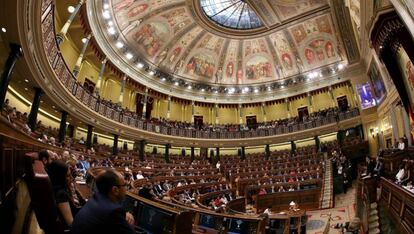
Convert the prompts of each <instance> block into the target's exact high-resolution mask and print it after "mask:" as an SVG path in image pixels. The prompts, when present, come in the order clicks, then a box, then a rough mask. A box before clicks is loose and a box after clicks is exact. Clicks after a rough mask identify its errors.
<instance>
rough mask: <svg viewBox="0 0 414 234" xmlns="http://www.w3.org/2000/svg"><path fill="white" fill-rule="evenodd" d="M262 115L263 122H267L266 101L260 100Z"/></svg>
mask: <svg viewBox="0 0 414 234" xmlns="http://www.w3.org/2000/svg"><path fill="white" fill-rule="evenodd" d="M261 108H262V115H263V122H267V116H266V102H262V106H261Z"/></svg>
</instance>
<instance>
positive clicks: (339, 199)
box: [306, 183, 356, 234]
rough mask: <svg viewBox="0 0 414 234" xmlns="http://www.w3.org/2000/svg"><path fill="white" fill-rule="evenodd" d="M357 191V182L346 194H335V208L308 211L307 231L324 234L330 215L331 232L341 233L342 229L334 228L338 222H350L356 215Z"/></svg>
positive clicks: (333, 233)
mask: <svg viewBox="0 0 414 234" xmlns="http://www.w3.org/2000/svg"><path fill="white" fill-rule="evenodd" d="M355 193H356V184H355V183H354V184H353V186H352V188H350V189H349V190H348V192H347V193H346V194H339V195H336V196H335V208H332V209H325V210H315V211H308V212H307V214H308V215H309V218H308V224H307V227H306V228H307V229H306V230H307V231H306V233H309V234H322V233H323V231H324V230H325V228H326V225H327V223H328V219H329V215H330V216H331V224H330V226H331V228H330V230H329V233H330V234H338V233H340V229H334V226H335V225H336V224H337V223H345V222H349V221H350V220H351V219H352V218H353V217H355Z"/></svg>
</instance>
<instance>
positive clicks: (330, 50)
mask: <svg viewBox="0 0 414 234" xmlns="http://www.w3.org/2000/svg"><path fill="white" fill-rule="evenodd" d="M325 51H326V56H328V58H332V57H335V51H334V48H333V46H332V43H331V42H330V41H328V42H327V43H326V45H325Z"/></svg>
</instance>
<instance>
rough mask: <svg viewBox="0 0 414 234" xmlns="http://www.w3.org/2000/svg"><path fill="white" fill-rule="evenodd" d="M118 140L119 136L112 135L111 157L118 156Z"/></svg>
mask: <svg viewBox="0 0 414 234" xmlns="http://www.w3.org/2000/svg"><path fill="white" fill-rule="evenodd" d="M118 138H119V136H118V135H116V134H114V145H113V146H112V154H113V155H118Z"/></svg>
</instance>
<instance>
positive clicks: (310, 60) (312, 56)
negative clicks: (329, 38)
mask: <svg viewBox="0 0 414 234" xmlns="http://www.w3.org/2000/svg"><path fill="white" fill-rule="evenodd" d="M305 57H306V60H307V61H308V64H312V63H313V62H314V61H315V53H314V52H313V51H312V50H311V49H308V48H306V49H305Z"/></svg>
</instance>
